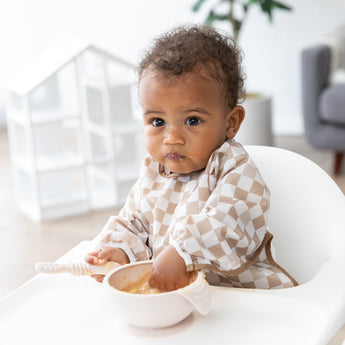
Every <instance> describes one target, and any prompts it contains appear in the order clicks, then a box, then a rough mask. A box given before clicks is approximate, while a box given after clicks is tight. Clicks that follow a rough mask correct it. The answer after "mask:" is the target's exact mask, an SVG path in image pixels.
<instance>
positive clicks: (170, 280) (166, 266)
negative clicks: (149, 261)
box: [149, 246, 188, 291]
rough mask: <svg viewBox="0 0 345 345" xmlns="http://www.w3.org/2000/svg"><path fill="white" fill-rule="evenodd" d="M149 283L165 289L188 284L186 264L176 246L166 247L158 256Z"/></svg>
mask: <svg viewBox="0 0 345 345" xmlns="http://www.w3.org/2000/svg"><path fill="white" fill-rule="evenodd" d="M149 284H150V285H151V286H152V287H157V288H158V289H160V290H165V291H171V290H176V289H179V288H182V287H184V286H186V285H188V273H187V268H186V264H185V262H184V260H183V259H182V258H181V256H180V255H179V254H178V253H177V251H176V249H175V248H174V247H172V246H168V247H166V248H165V249H164V250H163V251H162V252H161V253H160V254H159V255H158V256H157V258H156V259H155V261H154V263H153V267H152V272H151V276H150V280H149Z"/></svg>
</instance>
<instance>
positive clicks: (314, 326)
mask: <svg viewBox="0 0 345 345" xmlns="http://www.w3.org/2000/svg"><path fill="white" fill-rule="evenodd" d="M89 248H90V242H82V243H80V244H79V245H78V246H77V247H75V248H74V249H73V250H72V251H71V252H69V253H67V254H66V255H65V256H64V257H63V258H61V259H60V260H59V262H69V261H76V260H81V258H82V257H83V256H84V255H85V253H86V252H87V251H88V250H89ZM107 298H108V292H107V291H105V289H104V287H103V286H102V285H101V284H99V283H97V282H96V281H94V280H93V279H92V278H90V277H85V276H84V277H79V276H73V275H68V274H59V275H44V274H38V275H36V276H35V277H34V278H33V279H31V280H29V281H28V282H27V283H26V284H24V285H22V286H21V287H20V288H18V289H17V290H15V291H14V292H13V293H12V294H10V295H9V296H7V297H6V298H4V299H3V300H1V301H0V344H4V345H12V344H15V345H17V344H18V345H19V344H35V345H41V344H42V345H43V344H44V345H45V344H50V345H52V344H59V345H60V344H67V345H69V344H81V345H89V344H90V345H91V344H101V343H103V344H108V343H109V344H115V343H117V344H121V345H127V344H128V345H136V344H140V345H145V344H149V345H156V344H157V345H162V344H164V345H169V344H174V345H176V344H179V345H180V344H189V345H190V344H192V343H195V344H198V345H200V344H207V345H209V344H210V341H212V342H213V343H219V344H225V343H226V344H235V345H237V344H241V345H244V344H250V345H255V344H262V345H269V344H272V345H276V344H280V345H282V344H289V345H291V344H294V345H298V344H301V345H302V344H303V345H307V344H318V342H317V340H316V339H317V338H318V335H319V334H318V332H319V331H320V329H321V328H322V327H324V324H325V322H327V320H325V319H324V317H323V314H322V310H320V309H318V308H317V307H316V306H314V305H312V304H310V303H309V304H308V303H307V302H301V301H300V300H295V299H292V298H287V297H282V296H277V295H272V294H269V293H265V292H263V291H261V293H256V291H255V290H245V289H226V288H216V287H212V309H211V312H210V314H208V315H206V316H201V315H200V314H198V313H193V314H191V315H190V316H188V317H187V318H186V319H185V320H183V321H182V322H180V323H179V324H177V325H175V326H172V327H169V328H165V329H157V330H154V329H140V328H136V327H134V326H131V325H129V324H126V323H124V322H123V321H121V316H117V315H120V314H117V311H116V310H112V309H111V308H110V306H109V305H108V304H109V303H107V302H108V299H107Z"/></svg>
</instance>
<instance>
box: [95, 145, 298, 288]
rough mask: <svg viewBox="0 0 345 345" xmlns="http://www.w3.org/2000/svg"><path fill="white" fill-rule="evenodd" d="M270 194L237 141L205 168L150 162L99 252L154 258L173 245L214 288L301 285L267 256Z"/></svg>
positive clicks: (218, 152)
mask: <svg viewBox="0 0 345 345" xmlns="http://www.w3.org/2000/svg"><path fill="white" fill-rule="evenodd" d="M269 199H270V193H269V190H268V188H267V186H266V185H265V183H264V182H263V180H262V178H261V175H260V173H259V171H258V169H257V168H256V166H255V164H254V162H253V161H252V160H251V159H250V157H249V156H248V154H247V153H246V152H245V150H244V149H243V147H242V146H241V145H240V144H238V143H237V142H235V141H234V140H229V141H226V142H225V143H224V144H223V145H222V146H221V147H220V148H218V149H217V150H216V151H215V152H213V154H212V155H211V157H210V159H209V162H208V164H207V166H206V168H205V169H204V170H202V171H199V172H195V173H193V174H188V175H184V174H174V173H169V172H166V171H165V170H164V167H162V166H160V165H159V163H158V162H156V161H154V160H153V159H152V158H150V157H147V158H146V159H145V160H144V164H143V167H142V171H141V175H140V178H139V179H138V181H137V182H136V184H135V186H134V187H133V189H132V190H131V192H130V194H129V197H128V199H127V202H126V204H125V206H124V207H123V209H122V210H121V211H120V213H119V215H118V216H114V217H111V218H110V219H109V221H108V223H107V224H106V226H105V227H104V229H103V230H102V240H101V242H100V244H99V246H98V247H101V246H104V245H106V246H115V247H119V248H122V249H123V250H124V251H125V252H126V253H127V255H128V257H129V258H130V260H131V261H137V260H146V259H149V258H155V257H156V256H157V255H158V254H159V253H160V252H161V251H162V250H163V249H164V248H165V247H166V246H167V245H172V246H174V248H175V249H176V250H177V251H178V253H179V254H180V255H181V257H182V258H183V259H184V261H185V263H186V265H187V270H189V271H190V270H194V269H197V270H198V269H203V270H205V271H207V272H208V273H207V277H208V279H209V281H210V283H211V284H214V285H221V286H233V287H246V288H281V287H291V286H294V285H296V284H297V282H296V281H294V279H293V278H292V277H290V276H289V275H288V274H287V273H286V272H285V271H284V270H283V269H282V268H281V267H280V266H279V265H277V264H276V263H275V261H274V260H273V258H272V255H271V251H270V244H271V239H272V235H271V234H270V233H269V232H268V231H267V213H268V209H269Z"/></svg>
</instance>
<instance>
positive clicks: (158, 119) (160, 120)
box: [151, 117, 165, 127]
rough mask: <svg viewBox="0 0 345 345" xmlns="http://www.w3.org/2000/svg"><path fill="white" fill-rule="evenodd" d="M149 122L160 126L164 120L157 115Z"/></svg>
mask: <svg viewBox="0 0 345 345" xmlns="http://www.w3.org/2000/svg"><path fill="white" fill-rule="evenodd" d="M151 123H152V125H153V126H154V127H162V126H164V125H165V121H164V120H163V119H160V118H159V117H157V118H154V119H152V121H151Z"/></svg>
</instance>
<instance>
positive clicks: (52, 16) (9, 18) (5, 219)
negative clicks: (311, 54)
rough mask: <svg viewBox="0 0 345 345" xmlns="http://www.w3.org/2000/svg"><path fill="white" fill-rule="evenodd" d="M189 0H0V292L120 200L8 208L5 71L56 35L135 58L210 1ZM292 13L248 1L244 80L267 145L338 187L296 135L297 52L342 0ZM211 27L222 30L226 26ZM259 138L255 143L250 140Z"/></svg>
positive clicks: (341, 9)
mask: <svg viewBox="0 0 345 345" xmlns="http://www.w3.org/2000/svg"><path fill="white" fill-rule="evenodd" d="M196 2H197V1H195V0H174V1H159V0H145V1H142V0H126V1H120V0H97V1H94V0H83V1H81V0H68V1H67V0H59V1H57V0H44V1H43V0H0V50H1V52H0V62H1V63H0V190H1V193H0V208H1V217H0V274H1V276H2V277H4V278H6V279H3V278H2V279H1V284H0V298H1V297H4V296H5V295H6V294H8V293H9V292H10V291H12V290H13V289H15V288H16V287H18V286H19V285H20V284H22V283H24V282H25V281H26V280H27V279H29V278H30V277H32V276H33V275H34V274H35V272H34V268H33V267H34V264H35V263H36V262H38V261H53V260H56V259H57V258H58V257H60V256H61V255H63V254H64V253H65V252H66V251H68V250H69V249H71V248H72V247H73V246H74V245H76V244H77V243H78V242H80V241H82V240H89V239H92V238H93V237H94V236H96V235H97V234H98V232H99V231H100V230H101V228H102V226H103V225H104V223H105V222H106V220H107V218H108V217H109V216H110V215H112V214H115V213H116V212H118V210H119V207H121V205H117V206H114V207H108V208H104V209H98V210H92V211H90V212H88V213H86V214H80V215H75V216H73V217H68V218H59V219H55V220H48V221H44V222H37V221H34V220H32V219H31V218H30V217H29V216H27V215H25V214H24V213H22V212H21V211H20V209H19V208H18V204H17V202H16V200H15V197H14V182H13V174H12V173H13V171H12V166H11V159H10V153H9V144H8V133H7V125H6V122H7V121H6V106H5V99H6V97H5V94H6V85H7V81H8V80H9V79H10V77H11V76H12V75H13V74H14V73H15V72H17V71H18V70H19V69H21V68H22V67H23V66H25V65H26V64H27V63H28V62H29V61H31V60H32V59H34V58H36V57H37V56H39V55H40V54H41V53H42V52H43V51H45V50H46V49H48V48H49V47H50V46H52V45H53V44H54V43H55V42H57V41H58V40H60V39H61V38H66V37H67V38H69V37H77V38H81V39H85V40H86V41H88V42H90V43H91V44H96V45H97V46H99V47H102V49H104V50H106V51H107V52H109V53H110V54H113V55H114V56H116V57H119V58H121V59H123V60H124V61H126V62H128V63H129V64H132V65H136V63H137V62H138V60H139V59H140V57H141V56H142V54H143V52H144V50H145V49H146V48H147V47H148V46H150V45H151V44H152V42H153V39H154V38H155V37H156V36H157V35H158V34H160V33H162V32H165V31H167V30H168V29H170V28H172V27H173V26H176V25H178V24H184V23H203V22H204V20H205V18H206V17H207V15H208V13H209V11H210V8H211V7H212V5H213V4H215V3H216V1H213V2H212V0H211V1H206V2H205V3H204V4H203V6H202V7H201V8H200V10H199V11H197V12H193V11H192V7H193V5H195V3H196ZM284 4H287V5H289V6H290V7H291V8H292V11H283V10H281V11H278V10H277V11H274V13H273V21H272V22H270V21H269V20H268V18H267V15H266V14H265V13H263V12H262V11H261V9H260V7H259V6H252V8H251V9H250V12H249V13H248V16H247V18H246V20H245V21H244V23H243V27H242V29H241V34H240V37H239V44H240V46H241V47H242V49H243V52H244V60H243V67H244V70H245V73H246V75H247V80H246V87H247V89H248V90H250V91H251V92H254V93H256V92H259V93H262V94H264V95H267V96H269V97H270V99H271V130H272V143H271V144H272V145H274V146H277V147H282V148H286V149H289V150H293V151H295V152H298V153H300V154H303V155H304V156H306V157H308V158H310V159H312V160H313V161H314V162H316V163H317V164H318V165H320V166H321V167H322V168H323V169H325V170H326V171H327V172H328V173H329V174H331V175H332V177H333V178H334V180H335V182H336V183H337V184H338V185H339V186H340V188H342V190H343V191H344V190H345V187H344V186H345V179H344V175H342V174H338V175H337V176H335V175H333V174H332V172H333V152H332V151H331V150H319V149H316V148H314V147H312V146H311V145H310V144H309V143H308V142H307V140H306V138H305V135H304V133H305V130H304V122H303V110H302V90H301V87H302V86H301V51H302V50H303V49H304V48H306V47H309V46H312V45H314V44H318V43H320V42H321V43H322V42H324V41H325V37H326V36H327V35H328V34H330V33H332V32H333V31H334V30H336V29H337V28H338V27H341V26H343V25H344V22H345V17H344V13H345V2H344V1H342V0H327V1H326V0H286V1H285V0H284ZM215 26H216V27H217V28H219V29H221V30H226V31H230V26H229V23H227V22H218V23H215ZM258 144H260V143H258Z"/></svg>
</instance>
